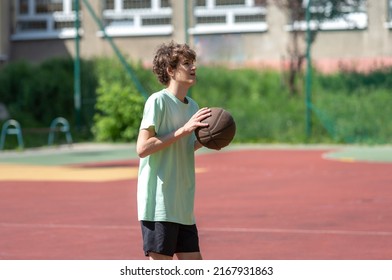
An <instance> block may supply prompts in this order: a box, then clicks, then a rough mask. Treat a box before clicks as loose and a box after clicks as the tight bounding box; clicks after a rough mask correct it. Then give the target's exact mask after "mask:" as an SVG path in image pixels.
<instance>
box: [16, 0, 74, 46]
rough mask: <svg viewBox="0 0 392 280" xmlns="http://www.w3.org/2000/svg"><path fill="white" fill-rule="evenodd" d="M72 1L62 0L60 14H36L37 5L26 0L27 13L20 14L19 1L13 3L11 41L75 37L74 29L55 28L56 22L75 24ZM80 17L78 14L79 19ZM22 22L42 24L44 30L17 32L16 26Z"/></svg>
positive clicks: (31, 0)
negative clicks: (43, 24)
mask: <svg viewBox="0 0 392 280" xmlns="http://www.w3.org/2000/svg"><path fill="white" fill-rule="evenodd" d="M72 3H73V0H62V8H63V10H62V11H61V12H59V11H56V12H48V13H37V12H36V7H37V4H36V2H35V1H33V0H28V4H27V13H21V12H20V8H21V3H20V0H17V1H16V2H15V22H14V31H13V33H12V35H11V40H14V41H18V40H42V39H69V38H75V37H76V31H75V27H74V26H73V27H63V28H57V29H56V28H55V25H56V23H58V22H60V23H61V22H75V21H76V12H75V11H74V10H72V6H73V5H72ZM80 17H81V15H80V13H79V18H80ZM23 22H44V23H45V24H46V29H42V30H30V31H24V30H18V25H19V24H21V23H23Z"/></svg>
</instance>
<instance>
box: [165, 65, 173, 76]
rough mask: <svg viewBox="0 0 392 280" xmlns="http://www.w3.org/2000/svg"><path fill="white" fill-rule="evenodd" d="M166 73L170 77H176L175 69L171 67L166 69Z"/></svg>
mask: <svg viewBox="0 0 392 280" xmlns="http://www.w3.org/2000/svg"><path fill="white" fill-rule="evenodd" d="M166 72H167V74H169V76H170V77H173V76H174V71H173V68H171V67H170V66H169V67H167V68H166Z"/></svg>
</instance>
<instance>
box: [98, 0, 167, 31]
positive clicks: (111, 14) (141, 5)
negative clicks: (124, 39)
mask: <svg viewBox="0 0 392 280" xmlns="http://www.w3.org/2000/svg"><path fill="white" fill-rule="evenodd" d="M172 13H173V12H172V8H171V6H170V1H169V0H104V10H103V18H104V23H105V32H106V33H107V34H108V35H109V36H148V35H169V34H171V33H172V32H173V27H172Z"/></svg>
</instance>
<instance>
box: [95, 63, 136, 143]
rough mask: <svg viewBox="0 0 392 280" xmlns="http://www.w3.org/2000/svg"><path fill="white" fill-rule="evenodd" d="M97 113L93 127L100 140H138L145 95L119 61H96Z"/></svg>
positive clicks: (97, 138) (96, 137)
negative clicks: (136, 86) (138, 90)
mask: <svg viewBox="0 0 392 280" xmlns="http://www.w3.org/2000/svg"><path fill="white" fill-rule="evenodd" d="M97 72H98V77H99V80H98V88H97V103H96V109H97V112H96V114H95V116H94V121H95V123H94V126H93V128H92V131H93V134H94V136H95V139H96V140H98V141H135V140H136V138H137V134H138V129H139V125H140V120H141V117H142V114H143V106H144V98H143V97H142V96H141V94H140V93H139V92H137V90H136V88H135V87H134V85H133V84H132V82H131V80H130V79H129V77H128V76H127V75H126V73H125V71H124V69H123V68H122V66H121V65H119V63H117V62H116V61H114V60H111V59H101V60H99V61H98V63H97Z"/></svg>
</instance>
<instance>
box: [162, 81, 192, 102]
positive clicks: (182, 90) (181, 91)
mask: <svg viewBox="0 0 392 280" xmlns="http://www.w3.org/2000/svg"><path fill="white" fill-rule="evenodd" d="M167 90H168V91H169V92H170V93H171V94H173V95H174V96H175V97H176V98H178V99H179V100H180V101H181V102H184V103H186V98H185V97H186V95H187V93H188V90H189V87H181V86H180V85H179V84H173V83H170V84H169V86H168V87H167Z"/></svg>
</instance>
